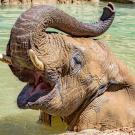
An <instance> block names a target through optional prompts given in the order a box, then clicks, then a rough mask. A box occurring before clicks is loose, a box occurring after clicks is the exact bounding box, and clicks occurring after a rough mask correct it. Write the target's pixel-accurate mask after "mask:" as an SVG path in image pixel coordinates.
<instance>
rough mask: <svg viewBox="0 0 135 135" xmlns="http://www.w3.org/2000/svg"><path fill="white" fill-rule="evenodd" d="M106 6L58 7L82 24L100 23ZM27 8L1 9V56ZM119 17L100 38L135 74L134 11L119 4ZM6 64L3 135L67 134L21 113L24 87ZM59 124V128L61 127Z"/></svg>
mask: <svg viewBox="0 0 135 135" xmlns="http://www.w3.org/2000/svg"><path fill="white" fill-rule="evenodd" d="M105 4H106V3H100V4H99V5H98V4H95V5H93V4H90V3H81V4H80V5H76V4H74V5H55V6H57V7H59V8H61V9H63V10H64V11H66V12H67V13H69V14H71V15H73V16H76V17H77V18H78V19H79V20H82V21H85V22H89V21H93V20H97V19H98V17H99V15H100V14H101V11H102V8H103V6H104V5H105ZM27 8H28V7H26V6H25V7H7V8H0V52H5V48H6V44H7V41H8V39H9V34H10V29H11V27H12V25H13V24H14V22H15V21H16V19H17V17H18V16H19V15H20V14H21V13H22V12H23V11H25V10H26V9H27ZM116 9H117V15H116V18H115V21H114V23H113V25H112V27H111V28H110V29H109V30H108V31H107V32H106V33H105V34H104V35H103V36H101V37H99V38H101V39H102V40H104V41H106V42H107V44H108V45H109V46H110V47H111V48H112V50H113V52H114V53H115V54H116V55H117V56H118V57H120V58H121V59H122V60H123V61H124V62H125V63H127V65H129V67H130V68H131V70H132V72H133V74H135V7H134V6H132V5H119V4H116ZM23 85H24V84H23V83H21V82H19V81H18V80H17V78H15V77H14V76H13V75H12V73H11V72H10V70H9V68H8V66H7V65H6V64H3V63H0V135H47V134H54V133H60V132H63V131H65V129H66V126H65V125H63V123H62V122H60V123H59V122H57V121H58V119H55V118H54V119H53V125H52V128H50V127H46V126H44V125H40V124H37V122H36V121H37V120H38V116H39V112H38V111H31V110H20V109H18V108H17V106H16V97H17V95H18V93H19V91H20V89H21V88H22V87H23ZM58 123H59V124H58Z"/></svg>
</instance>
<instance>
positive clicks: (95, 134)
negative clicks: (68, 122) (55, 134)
mask: <svg viewBox="0 0 135 135" xmlns="http://www.w3.org/2000/svg"><path fill="white" fill-rule="evenodd" d="M60 135H135V128H126V127H125V128H119V129H114V130H106V131H103V132H102V131H99V130H96V129H87V130H84V131H81V132H78V133H76V132H67V133H63V134H60Z"/></svg>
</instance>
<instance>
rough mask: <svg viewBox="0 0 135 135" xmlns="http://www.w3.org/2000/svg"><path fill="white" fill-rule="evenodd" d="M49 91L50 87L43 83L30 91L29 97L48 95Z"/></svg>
mask: <svg viewBox="0 0 135 135" xmlns="http://www.w3.org/2000/svg"><path fill="white" fill-rule="evenodd" d="M49 89H50V88H49V86H48V85H47V84H46V83H44V82H41V83H38V84H37V85H36V86H33V87H32V89H31V90H30V93H29V95H30V96H33V95H35V94H36V93H48V92H49Z"/></svg>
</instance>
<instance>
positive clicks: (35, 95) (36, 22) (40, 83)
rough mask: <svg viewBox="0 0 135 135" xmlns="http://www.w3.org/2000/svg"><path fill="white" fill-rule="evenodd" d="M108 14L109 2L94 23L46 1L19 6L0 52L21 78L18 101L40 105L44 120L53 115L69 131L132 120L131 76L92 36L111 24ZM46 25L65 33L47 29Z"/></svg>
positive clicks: (133, 86) (111, 16)
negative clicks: (20, 11) (20, 10)
mask: <svg viewBox="0 0 135 135" xmlns="http://www.w3.org/2000/svg"><path fill="white" fill-rule="evenodd" d="M114 16H115V8H114V5H113V4H112V3H108V5H107V6H106V7H104V9H103V14H102V15H101V17H100V19H99V21H98V22H96V23H94V24H88V23H83V22H79V21H78V20H76V19H75V18H74V17H71V16H70V15H68V14H66V13H65V12H63V11H61V10H59V9H57V8H54V7H51V6H43V5H42V6H35V7H32V8H31V9H29V10H27V11H25V12H24V13H23V14H22V15H21V16H20V17H19V18H18V19H17V21H16V23H15V25H14V26H13V28H12V30H11V34H10V39H9V42H8V44H7V50H6V55H4V54H1V55H0V60H1V61H3V62H6V63H7V64H8V65H9V67H10V69H11V71H12V72H13V74H14V75H15V76H16V77H17V78H18V79H19V80H20V81H22V82H26V83H27V84H26V86H24V88H23V89H22V91H21V92H20V94H19V95H18V97H17V105H18V107H19V108H21V109H34V110H41V115H42V114H43V115H44V118H45V119H46V120H47V123H51V122H50V121H51V116H52V115H53V116H59V117H61V118H62V119H63V120H64V121H65V122H66V123H67V125H68V130H70V131H81V130H84V129H88V128H97V129H100V130H105V129H111V128H115V127H123V126H126V125H128V126H129V125H130V126H131V125H134V108H133V105H134V99H135V98H134V95H135V93H134V91H135V77H134V76H133V75H132V73H130V72H129V70H128V68H127V67H126V65H125V64H123V63H122V62H121V61H120V60H119V59H118V58H116V57H115V56H114V55H113V53H112V52H111V50H110V49H109V48H108V47H107V45H105V44H104V43H103V42H102V41H99V40H96V39H93V37H97V36H99V35H101V34H103V33H104V32H105V31H106V30H107V29H108V28H109V27H110V26H111V24H112V22H113V20H114ZM48 27H52V28H56V29H58V30H61V31H63V32H64V33H65V34H62V33H59V32H58V33H54V32H47V30H46V29H47V28H48ZM132 97H133V98H132ZM119 106H120V107H121V108H119ZM130 109H131V110H130ZM131 112H132V113H131ZM41 117H43V116H41ZM124 118H128V120H127V119H126V120H127V121H126V122H124V121H123V119H124ZM41 119H42V118H41ZM46 120H45V122H46ZM48 121H49V122H48Z"/></svg>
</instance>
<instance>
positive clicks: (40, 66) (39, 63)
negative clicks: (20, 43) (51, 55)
mask: <svg viewBox="0 0 135 135" xmlns="http://www.w3.org/2000/svg"><path fill="white" fill-rule="evenodd" d="M28 53H29V56H30V59H31V61H32V63H33V64H34V66H35V67H36V68H37V69H39V70H42V71H43V70H44V64H43V62H42V61H41V60H39V59H38V57H37V56H36V54H35V53H34V51H33V50H32V49H30V50H29V51H28Z"/></svg>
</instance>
